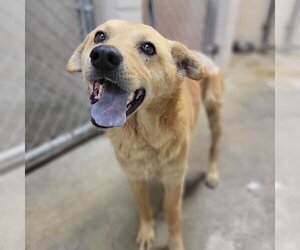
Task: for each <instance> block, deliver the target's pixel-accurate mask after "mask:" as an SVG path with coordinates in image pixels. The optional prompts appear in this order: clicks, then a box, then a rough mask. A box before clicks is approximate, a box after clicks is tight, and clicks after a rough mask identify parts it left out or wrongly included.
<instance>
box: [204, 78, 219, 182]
mask: <svg viewBox="0 0 300 250" xmlns="http://www.w3.org/2000/svg"><path fill="white" fill-rule="evenodd" d="M222 95H223V81H222V78H221V76H220V74H219V73H215V74H212V75H208V76H207V78H206V79H204V91H203V102H204V106H205V110H206V113H207V117H208V123H209V128H210V131H211V145H210V149H209V166H208V170H207V173H206V178H205V182H206V185H207V186H208V187H210V188H215V187H216V186H217V185H218V183H219V180H220V176H219V175H220V174H219V141H220V137H221V133H222Z"/></svg>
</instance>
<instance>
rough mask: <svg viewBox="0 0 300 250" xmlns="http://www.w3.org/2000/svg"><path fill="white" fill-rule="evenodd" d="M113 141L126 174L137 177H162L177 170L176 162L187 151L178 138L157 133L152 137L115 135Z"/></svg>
mask: <svg viewBox="0 0 300 250" xmlns="http://www.w3.org/2000/svg"><path fill="white" fill-rule="evenodd" d="M111 142H112V144H113V146H114V149H115V153H116V156H117V159H118V160H119V162H120V164H121V166H122V168H123V169H124V171H125V172H126V174H127V175H128V176H129V177H131V178H136V179H138V178H151V177H160V176H162V175H165V174H166V172H168V171H176V170H175V168H176V166H175V165H176V164H174V162H176V163H179V162H180V161H181V158H182V157H184V156H183V155H182V151H185V147H184V146H183V145H181V144H180V143H179V142H178V141H177V140H176V138H171V137H168V136H164V137H161V136H156V135H155V134H154V135H152V137H150V138H149V137H147V138H145V137H143V136H136V135H130V136H125V137H122V138H121V137H120V135H119V136H116V135H114V136H112V137H111ZM170 166H171V168H172V169H170Z"/></svg>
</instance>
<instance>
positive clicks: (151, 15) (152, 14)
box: [148, 0, 156, 28]
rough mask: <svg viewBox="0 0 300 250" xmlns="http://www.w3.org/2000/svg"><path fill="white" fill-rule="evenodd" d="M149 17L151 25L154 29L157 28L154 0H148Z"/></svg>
mask: <svg viewBox="0 0 300 250" xmlns="http://www.w3.org/2000/svg"><path fill="white" fill-rule="evenodd" d="M148 15H149V21H150V25H151V26H152V27H153V28H155V25H156V17H155V11H154V5H153V1H152V0H148Z"/></svg>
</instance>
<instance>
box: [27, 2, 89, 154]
mask: <svg viewBox="0 0 300 250" xmlns="http://www.w3.org/2000/svg"><path fill="white" fill-rule="evenodd" d="M26 6H27V7H26V150H31V149H33V148H36V147H37V146H39V145H41V144H43V143H46V142H49V141H50V140H52V139H54V138H56V137H57V136H59V135H61V134H64V133H67V132H70V131H72V130H73V129H75V128H77V127H79V126H81V125H83V124H85V123H87V122H88V121H89V111H88V107H89V105H88V104H89V98H88V93H87V88H86V86H84V84H83V83H82V81H81V80H80V77H78V75H71V74H68V73H67V72H66V71H65V68H66V63H67V61H68V59H69V57H70V56H71V54H72V52H73V51H74V49H75V48H76V47H77V46H78V45H79V43H80V41H81V38H80V29H79V28H78V27H80V25H79V20H78V16H77V12H76V4H75V1H59V0H53V1H47V0H40V1H36V0H28V1H27V3H26Z"/></svg>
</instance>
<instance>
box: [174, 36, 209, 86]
mask: <svg viewBox="0 0 300 250" xmlns="http://www.w3.org/2000/svg"><path fill="white" fill-rule="evenodd" d="M170 45H171V54H172V57H173V59H174V61H175V63H176V66H177V69H178V74H179V75H182V76H187V77H189V78H191V79H193V80H201V79H202V78H203V76H204V67H203V65H202V63H201V61H200V58H199V57H198V56H197V54H196V53H195V52H193V51H191V50H189V49H188V48H187V47H186V46H185V45H183V44H182V43H180V42H176V41H170Z"/></svg>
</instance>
